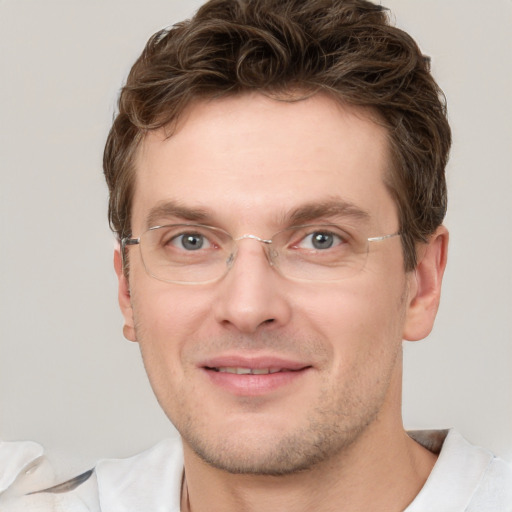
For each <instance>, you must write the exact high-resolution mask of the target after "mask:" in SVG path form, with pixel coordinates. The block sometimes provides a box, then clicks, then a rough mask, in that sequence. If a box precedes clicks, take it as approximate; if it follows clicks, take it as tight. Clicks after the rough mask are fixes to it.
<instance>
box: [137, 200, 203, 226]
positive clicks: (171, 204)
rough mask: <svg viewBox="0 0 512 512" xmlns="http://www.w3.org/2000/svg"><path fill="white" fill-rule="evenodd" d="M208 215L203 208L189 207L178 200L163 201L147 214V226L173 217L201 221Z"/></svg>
mask: <svg viewBox="0 0 512 512" xmlns="http://www.w3.org/2000/svg"><path fill="white" fill-rule="evenodd" d="M208 217H209V214H208V212H207V211H206V210H202V209H201V208H189V207H187V206H183V205H182V204H179V203H178V202H176V201H163V202H160V203H158V204H156V205H155V206H154V207H153V208H151V210H149V212H148V214H147V216H146V228H147V229H149V228H151V227H153V226H155V225H157V224H160V223H162V221H164V220H167V219H171V218H177V219H180V220H187V221H191V222H199V221H204V220H205V219H207V218H208Z"/></svg>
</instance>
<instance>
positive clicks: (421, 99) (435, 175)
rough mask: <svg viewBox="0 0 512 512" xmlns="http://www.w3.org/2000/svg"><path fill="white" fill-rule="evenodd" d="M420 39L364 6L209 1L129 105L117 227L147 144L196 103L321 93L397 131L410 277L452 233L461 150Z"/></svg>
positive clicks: (122, 124) (344, 1)
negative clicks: (450, 205) (449, 184)
mask: <svg viewBox="0 0 512 512" xmlns="http://www.w3.org/2000/svg"><path fill="white" fill-rule="evenodd" d="M429 68H430V61H429V59H428V58H426V57H424V56H423V55H422V53H421V51H420V49H419V48H418V46H417V44H416V43H415V41H414V40H413V39H412V38H411V37H410V36H409V35H408V34H407V33H406V32H404V31H402V30H400V29H398V28H396V27H395V26H393V25H391V23H390V21H389V17H388V14H387V10H386V9H385V8H383V7H382V6H379V5H375V4H373V3H371V2H368V1H365V0H210V1H209V2H207V3H206V4H204V5H203V6H202V7H201V8H200V9H199V10H198V11H197V13H196V15H195V16H194V17H193V18H191V19H190V20H186V21H184V22H181V23H178V24H176V25H174V26H173V27H171V28H168V29H164V30H161V31H159V32H157V33H156V34H154V35H153V36H152V37H151V38H150V40H149V41H148V43H147V45H146V47H145V49H144V51H143V52H142V54H141V56H140V57H139V58H138V60H137V61H136V62H135V64H134V65H133V67H132V69H131V71H130V74H129V76H128V79H127V82H126V85H125V86H124V87H123V88H122V90H121V94H120V97H119V105H118V114H117V116H116V117H115V119H114V122H113V125H112V128H111V130H110V133H109V135H108V139H107V142H106V147H105V152H104V159H103V167H104V172H105V177H106V180H107V184H108V186H109V191H110V199H109V221H110V225H111V228H112V229H113V231H114V232H116V233H117V236H118V237H119V238H120V239H121V238H123V237H125V236H129V235H130V234H131V233H130V216H131V204H132V198H133V194H134V181H135V180H134V175H135V169H134V156H135V153H136V151H137V148H138V146H139V144H140V142H141V141H142V140H143V138H144V135H145V134H146V133H147V132H148V131H150V130H155V129H158V128H161V127H163V126H166V125H169V124H170V123H172V122H175V121H176V120H177V118H178V116H179V115H180V114H181V113H182V112H183V110H184V109H185V108H186V107H187V106H188V105H189V104H190V103H191V102H192V101H193V100H195V99H198V98H215V97H222V96H226V95H234V94H241V93H244V92H249V91H260V92H262V93H264V94H268V95H272V96H275V97H281V98H286V96H287V94H288V93H289V92H290V91H301V92H303V93H304V96H308V95H311V94H314V93H317V92H323V93H326V94H329V95H330V96H331V97H333V98H335V99H336V100H337V101H339V102H341V103H344V104H350V105H355V106H364V107H370V108H371V109H373V111H375V112H377V113H378V117H379V119H380V120H381V122H382V123H383V124H384V126H385V127H386V128H387V133H388V139H389V144H390V150H391V162H390V164H391V165H390V170H389V172H388V175H387V176H386V185H387V187H388V188H389V190H390V192H391V194H392V196H393V199H394V201H395V202H396V205H397V209H398V215H399V222H400V232H401V234H402V244H403V250H404V260H405V269H406V270H412V269H414V268H415V266H416V244H417V243H419V242H426V241H427V240H428V238H429V236H430V235H431V234H432V233H433V232H434V231H435V230H436V228H437V227H438V226H439V225H440V224H441V223H442V221H443V218H444V215H445V212H446V204H447V196H446V181H445V172H444V170H445V166H446V163H447V160H448V153H449V149H450V144H451V132H450V127H449V124H448V121H447V115H446V101H445V98H444V95H443V93H442V91H441V90H440V88H439V87H438V85H437V84H436V82H435V80H434V79H433V77H432V75H431V74H430V69H429Z"/></svg>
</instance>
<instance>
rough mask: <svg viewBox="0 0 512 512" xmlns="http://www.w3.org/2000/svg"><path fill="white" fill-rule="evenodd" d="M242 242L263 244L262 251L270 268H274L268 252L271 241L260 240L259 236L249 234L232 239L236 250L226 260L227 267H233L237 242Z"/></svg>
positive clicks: (236, 253) (269, 251) (236, 254)
mask: <svg viewBox="0 0 512 512" xmlns="http://www.w3.org/2000/svg"><path fill="white" fill-rule="evenodd" d="M242 240H255V241H256V242H260V243H261V244H263V246H262V249H263V252H264V254H265V256H266V258H267V261H268V263H269V264H270V265H271V266H274V261H273V259H274V258H273V255H272V251H271V250H270V246H271V245H272V244H273V241H272V240H268V239H265V238H260V237H259V236H256V235H252V234H250V233H246V234H244V235H242V236H239V237H237V238H233V241H234V242H235V243H236V249H235V250H234V252H233V253H232V254H231V256H230V257H229V258H228V261H227V264H228V267H231V266H232V265H233V263H234V261H235V259H236V258H237V256H238V252H239V249H238V242H240V241H242Z"/></svg>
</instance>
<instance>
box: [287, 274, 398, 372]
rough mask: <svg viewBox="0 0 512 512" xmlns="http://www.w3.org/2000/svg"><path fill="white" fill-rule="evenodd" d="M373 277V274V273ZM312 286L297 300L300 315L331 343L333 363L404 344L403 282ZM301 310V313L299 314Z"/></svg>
mask: <svg viewBox="0 0 512 512" xmlns="http://www.w3.org/2000/svg"><path fill="white" fill-rule="evenodd" d="M373 277H374V276H373ZM358 283H359V286H355V285H354V286H349V284H351V283H346V286H344V287H341V286H339V285H338V286H332V287H330V288H328V287H323V288H322V289H317V290H309V293H307V294H304V295H303V296H302V297H303V298H302V300H301V301H300V302H297V309H298V310H299V312H298V315H299V316H300V317H302V319H303V321H304V322H305V323H306V324H308V325H305V326H304V328H305V329H309V330H311V331H312V332H316V333H318V334H319V335H320V337H321V338H323V339H324V340H326V341H327V342H328V343H329V344H330V345H331V347H332V351H333V355H334V360H333V361H332V364H333V365H334V366H338V367H340V368H343V367H345V368H347V367H352V366H354V365H356V363H357V362H358V361H360V360H366V361H368V360H369V359H374V356H375V354H377V353H382V352H385V351H391V352H393V351H394V350H396V346H397V345H399V344H401V341H402V340H401V329H402V325H403V317H404V315H403V314H402V313H400V309H402V310H403V307H404V306H403V302H404V301H403V297H402V295H403V291H402V289H401V285H399V286H396V285H389V284H386V283H375V280H374V282H373V285H372V286H364V285H363V284H361V282H360V281H359V282H358ZM300 311H302V314H300Z"/></svg>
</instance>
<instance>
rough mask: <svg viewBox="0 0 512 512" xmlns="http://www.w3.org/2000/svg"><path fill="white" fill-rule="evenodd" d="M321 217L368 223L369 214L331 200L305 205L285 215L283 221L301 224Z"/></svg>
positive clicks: (342, 202)
mask: <svg viewBox="0 0 512 512" xmlns="http://www.w3.org/2000/svg"><path fill="white" fill-rule="evenodd" d="M323 217H349V218H350V217H351V218H353V219H356V220H362V221H368V220H369V219H370V214H369V213H368V212H367V211H366V210H363V209H361V208H359V207H358V206H356V205H354V204H353V203H350V202H348V201H344V200H340V199H331V200H327V201H322V202H320V203H316V202H312V203H306V204H305V205H302V206H299V207H298V208H296V209H295V210H292V212H290V213H289V214H287V215H285V219H287V221H288V223H289V224H291V225H296V224H302V223H304V222H310V221H313V220H317V219H321V218H323Z"/></svg>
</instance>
